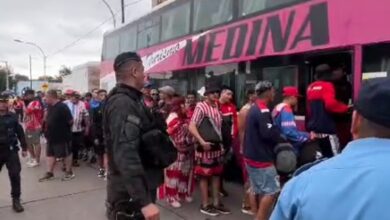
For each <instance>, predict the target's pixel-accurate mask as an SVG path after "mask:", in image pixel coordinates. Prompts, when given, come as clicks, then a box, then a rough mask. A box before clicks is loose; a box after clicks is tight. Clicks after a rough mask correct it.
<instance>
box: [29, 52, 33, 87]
mask: <svg viewBox="0 0 390 220" xmlns="http://www.w3.org/2000/svg"><path fill="white" fill-rule="evenodd" d="M28 58H29V59H28V60H29V65H30V89H33V88H32V68H31V55H29V56H28Z"/></svg>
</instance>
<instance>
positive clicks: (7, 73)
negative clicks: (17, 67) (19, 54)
mask: <svg viewBox="0 0 390 220" xmlns="http://www.w3.org/2000/svg"><path fill="white" fill-rule="evenodd" d="M0 62H2V63H4V64H5V68H6V72H5V88H6V90H9V79H8V77H9V69H8V62H7V61H5V60H0Z"/></svg>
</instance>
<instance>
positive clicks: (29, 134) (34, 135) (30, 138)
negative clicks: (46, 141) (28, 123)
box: [26, 130, 41, 146]
mask: <svg viewBox="0 0 390 220" xmlns="http://www.w3.org/2000/svg"><path fill="white" fill-rule="evenodd" d="M26 142H27V146H33V145H38V144H40V143H41V131H40V130H36V131H28V130H27V131H26Z"/></svg>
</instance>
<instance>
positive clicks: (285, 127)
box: [272, 103, 310, 152]
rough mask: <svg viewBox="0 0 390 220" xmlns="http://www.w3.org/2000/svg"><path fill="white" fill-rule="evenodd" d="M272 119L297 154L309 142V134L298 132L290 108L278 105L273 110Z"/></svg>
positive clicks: (283, 104) (282, 104)
mask: <svg viewBox="0 0 390 220" xmlns="http://www.w3.org/2000/svg"><path fill="white" fill-rule="evenodd" d="M272 117H273V118H274V124H275V125H276V126H278V128H279V129H280V131H281V132H282V134H283V135H284V136H286V138H287V140H288V141H290V142H291V144H292V145H293V146H294V148H295V149H296V150H298V152H299V148H300V147H301V146H302V145H303V144H304V143H305V142H306V141H308V140H309V138H310V136H309V133H307V132H303V131H299V130H298V128H297V125H296V123H295V117H294V113H293V110H292V109H291V107H290V106H289V105H287V104H285V103H280V104H279V105H277V106H276V107H275V108H274V110H273V112H272Z"/></svg>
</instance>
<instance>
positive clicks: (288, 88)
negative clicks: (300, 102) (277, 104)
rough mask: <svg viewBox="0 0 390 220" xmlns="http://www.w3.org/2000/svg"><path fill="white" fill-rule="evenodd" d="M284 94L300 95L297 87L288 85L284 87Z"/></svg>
mask: <svg viewBox="0 0 390 220" xmlns="http://www.w3.org/2000/svg"><path fill="white" fill-rule="evenodd" d="M283 96H293V97H300V96H301V95H299V92H298V88H297V87H293V86H286V87H284V88H283Z"/></svg>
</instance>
